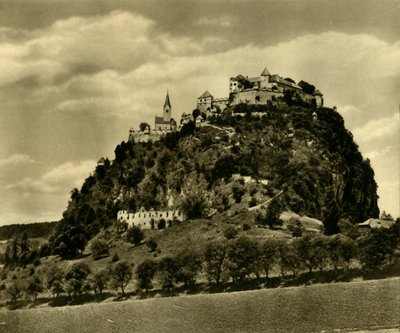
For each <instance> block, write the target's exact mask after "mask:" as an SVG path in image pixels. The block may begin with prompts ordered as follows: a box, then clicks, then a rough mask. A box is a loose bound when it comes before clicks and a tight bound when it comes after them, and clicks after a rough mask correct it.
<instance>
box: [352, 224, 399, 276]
mask: <svg viewBox="0 0 400 333" xmlns="http://www.w3.org/2000/svg"><path fill="white" fill-rule="evenodd" d="M394 244H395V243H394V242H393V241H392V235H391V233H390V231H389V230H385V229H383V228H381V229H372V230H370V231H369V232H368V233H367V234H364V235H362V236H361V237H360V238H359V239H358V249H359V260H360V262H361V264H362V266H363V268H364V269H365V270H367V271H372V270H374V269H377V268H379V267H381V266H382V265H383V264H385V263H386V262H387V260H388V259H389V258H390V257H392V256H393V253H394V250H395V246H393V245H394Z"/></svg>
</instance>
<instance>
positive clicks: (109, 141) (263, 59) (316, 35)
mask: <svg viewBox="0 0 400 333" xmlns="http://www.w3.org/2000/svg"><path fill="white" fill-rule="evenodd" d="M265 66H267V68H268V70H269V71H270V72H271V74H280V75H281V76H282V77H291V78H292V79H294V80H295V81H296V82H298V81H300V80H305V81H307V82H310V83H312V84H314V85H315V86H316V87H317V88H318V89H320V90H321V91H322V93H323V94H324V100H325V105H326V106H329V107H332V106H336V107H337V109H338V112H339V113H340V114H341V115H342V116H343V117H344V119H345V126H346V128H348V129H349V130H350V131H351V132H352V133H353V136H354V140H355V142H356V143H357V144H358V145H359V148H360V151H361V152H362V154H363V157H364V158H369V159H370V161H371V165H372V167H373V169H374V171H375V180H376V181H377V183H378V195H379V197H380V199H379V207H380V209H381V211H383V210H385V211H386V212H388V213H390V214H392V216H394V217H397V216H399V215H400V214H399V213H400V209H399V205H400V194H399V192H400V185H399V178H400V167H399V156H400V155H399V152H400V140H399V134H400V120H399V115H400V100H399V99H400V98H399V95H400V94H399V93H400V1H397V0H396V1H385V0H381V1H368V0H362V1H354V0H345V1H334V0H332V1H323V0H304V1H295V0H278V1H274V0H266V1H205V0H202V1H187V0H185V1H178V0H162V1H148V0H146V1H117V0H110V1H102V0H92V1H83V0H79V1H77V0H68V1H61V0H51V1H50V0H30V1H18V0H0V225H4V224H11V223H30V222H42V221H54V220H59V219H60V218H61V216H62V213H63V211H64V210H65V208H66V206H67V203H68V199H69V197H70V192H71V190H72V189H73V188H74V187H77V188H80V187H81V185H82V182H83V180H84V179H85V178H86V177H88V175H89V174H90V173H91V172H93V170H94V168H95V166H96V162H97V161H98V159H99V158H100V157H102V156H104V157H109V158H110V159H113V158H114V149H115V146H116V145H117V144H119V143H120V142H121V141H122V140H125V141H126V140H127V138H128V131H129V129H130V128H131V127H133V128H138V126H139V123H140V122H142V121H147V122H149V123H150V124H152V123H153V119H154V116H155V115H157V114H158V115H160V114H161V113H162V107H163V104H164V99H165V95H166V91H167V90H168V91H169V95H170V99H171V104H172V115H173V117H175V118H176V119H179V118H180V115H181V113H183V112H191V111H192V110H193V109H194V108H195V107H196V98H197V97H198V96H200V95H201V94H202V93H203V92H204V91H205V90H209V91H210V92H211V94H212V95H214V96H215V97H226V96H227V95H228V91H229V78H230V77H232V76H236V75H238V74H243V75H248V76H258V75H259V74H260V73H261V72H262V70H263V69H264V67H265Z"/></svg>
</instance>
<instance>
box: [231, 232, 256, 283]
mask: <svg viewBox="0 0 400 333" xmlns="http://www.w3.org/2000/svg"><path fill="white" fill-rule="evenodd" d="M256 258H257V243H256V242H254V241H252V240H250V239H249V238H247V237H240V238H238V239H236V240H234V241H233V242H232V243H230V244H229V246H228V252H227V259H228V272H229V275H230V276H231V277H232V281H233V283H235V282H238V283H240V282H242V281H243V280H244V279H245V278H246V277H247V276H249V275H250V274H252V273H254V272H255V268H256V263H257V262H256Z"/></svg>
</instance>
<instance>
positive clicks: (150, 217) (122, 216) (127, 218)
mask: <svg viewBox="0 0 400 333" xmlns="http://www.w3.org/2000/svg"><path fill="white" fill-rule="evenodd" d="M161 219H164V220H165V221H166V227H168V226H169V223H168V221H172V220H174V219H176V220H178V221H184V220H185V216H184V214H183V212H181V211H179V210H158V211H155V210H150V211H146V210H143V209H141V210H139V211H138V212H135V213H131V212H128V211H127V210H120V211H118V213H117V220H118V221H121V222H126V223H128V225H129V226H130V227H131V226H137V227H139V228H142V229H154V228H155V229H157V225H158V223H159V222H160V220H161Z"/></svg>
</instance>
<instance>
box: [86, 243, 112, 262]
mask: <svg viewBox="0 0 400 333" xmlns="http://www.w3.org/2000/svg"><path fill="white" fill-rule="evenodd" d="M90 251H91V252H92V256H93V260H99V259H101V258H102V257H106V256H108V255H109V252H108V244H107V242H106V241H104V240H101V239H97V240H95V241H94V242H93V243H92V245H91V246H90Z"/></svg>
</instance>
